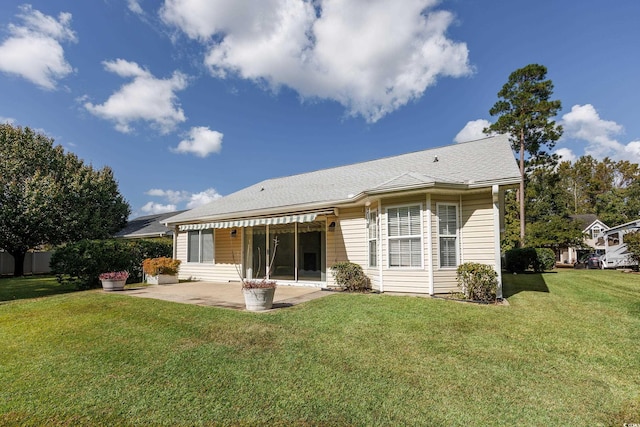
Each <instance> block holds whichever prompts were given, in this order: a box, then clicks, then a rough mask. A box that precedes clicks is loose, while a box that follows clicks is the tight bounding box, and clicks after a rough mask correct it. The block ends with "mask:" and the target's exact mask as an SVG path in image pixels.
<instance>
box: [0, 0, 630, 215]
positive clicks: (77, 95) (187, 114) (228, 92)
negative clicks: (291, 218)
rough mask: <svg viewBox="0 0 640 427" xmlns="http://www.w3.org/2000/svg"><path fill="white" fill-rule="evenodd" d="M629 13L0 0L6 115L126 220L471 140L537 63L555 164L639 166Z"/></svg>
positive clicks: (573, 7) (593, 6) (191, 0)
mask: <svg viewBox="0 0 640 427" xmlns="http://www.w3.org/2000/svg"><path fill="white" fill-rule="evenodd" d="M638 19H640V2H638V1H635V0H628V1H624V0H621V1H614V2H602V1H591V0H585V1H557V0H539V1H536V2H531V1H521V0H511V1H508V0H504V1H502V0H501V1H489V2H486V1H479V0H451V1H441V2H437V1H431V0H402V1H399V0H349V1H344V0H343V1H338V0H316V1H314V2H310V1H302V0H260V1H253V2H249V1H239V0H164V1H162V2H160V1H151V0H94V1H90V2H89V1H82V2H80V1H73V0H57V1H55V2H52V1H50V0H41V1H32V2H30V3H23V2H19V1H13V0H5V1H3V2H1V3H0V93H1V94H2V96H0V121H3V122H10V123H13V124H15V125H20V126H29V127H32V128H35V129H38V130H40V131H42V132H44V133H46V134H47V135H49V136H51V137H53V138H54V139H55V141H56V143H58V144H61V145H63V146H64V147H65V148H66V149H67V150H70V151H72V152H74V153H76V154H77V155H78V156H80V157H81V158H82V159H84V160H85V162H87V163H90V164H92V165H94V166H95V167H102V166H104V165H108V166H110V167H111V168H113V170H114V172H115V176H116V178H117V179H118V181H119V184H120V190H121V192H122V194H123V195H124V196H125V198H126V199H127V200H128V201H129V203H130V204H131V208H132V216H139V215H145V214H149V213H155V212H161V211H167V210H176V209H185V208H189V207H195V206H197V205H198V204H202V203H206V202H208V201H211V200H213V199H215V198H216V197H219V196H220V195H226V194H229V193H232V192H234V191H236V190H239V189H241V188H243V187H245V186H248V185H251V184H253V183H255V182H258V181H260V180H263V179H267V178H273V177H278V176H285V175H292V174H297V173H302V172H307V171H311V170H317V169H322V168H328V167H332V166H338V165H343V164H349V163H354V162H360V161H365V160H371V159H375V158H379V157H384V156H391V155H396V154H401V153H405V152H409V151H416V150H421V149H425V148H430V147H436V146H441V145H447V144H452V143H455V142H460V141H463V140H469V139H475V138H477V137H479V136H480V135H481V133H480V132H481V129H482V128H483V127H484V126H486V125H487V124H488V123H489V122H490V121H491V120H492V117H491V116H490V115H489V113H488V111H489V109H490V108H491V106H492V105H493V104H494V103H495V102H496V100H497V96H496V94H497V92H498V91H499V90H500V88H501V87H502V85H503V84H504V83H505V82H506V81H507V78H508V76H509V74H510V73H511V72H512V71H514V70H515V69H517V68H520V67H523V66H525V65H527V64H530V63H539V64H543V65H545V66H546V67H547V68H548V77H549V78H550V79H552V80H553V82H554V85H555V92H554V98H555V99H560V100H561V101H562V106H563V108H562V111H561V112H560V114H559V115H558V117H557V118H556V120H557V121H558V122H561V123H562V124H563V125H564V127H565V135H564V136H563V138H562V140H561V141H559V142H558V144H557V145H556V149H557V150H558V153H559V154H561V155H562V156H563V158H565V159H568V160H571V159H575V158H576V157H579V156H581V155H583V154H591V155H593V156H595V157H597V158H599V159H601V158H603V157H604V156H609V157H611V158H614V159H616V160H618V159H627V160H631V161H633V162H636V163H637V162H640V120H638V109H637V98H638V95H639V94H640V78H638V70H639V68H640V67H639V65H640V55H638V45H640V26H639V25H637V22H638Z"/></svg>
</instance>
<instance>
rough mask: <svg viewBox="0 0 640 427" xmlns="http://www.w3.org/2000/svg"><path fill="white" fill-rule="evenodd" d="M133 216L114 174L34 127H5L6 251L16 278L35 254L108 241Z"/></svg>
mask: <svg viewBox="0 0 640 427" xmlns="http://www.w3.org/2000/svg"><path fill="white" fill-rule="evenodd" d="M129 213H130V209H129V205H128V204H127V202H126V201H125V200H124V198H123V197H122V195H120V193H119V191H118V184H117V182H116V181H115V179H114V177H113V172H112V171H111V169H109V168H108V167H105V168H103V169H101V170H94V169H93V168H92V167H91V166H87V165H85V164H84V163H83V162H82V161H81V160H80V159H78V157H77V156H75V155H74V154H72V153H65V152H64V149H63V148H62V147H61V146H60V145H57V146H54V145H53V139H51V138H49V137H47V136H45V135H43V134H41V133H36V132H34V131H33V130H31V129H29V128H28V127H25V128H21V127H14V126H12V125H9V124H0V248H2V249H4V250H6V251H7V252H8V253H9V254H11V255H12V256H13V258H14V262H15V267H14V275H15V276H21V275H22V274H23V264H24V258H25V254H26V252H27V251H28V250H29V249H34V248H37V247H38V246H41V245H44V244H52V245H56V244H59V243H63V242H69V241H75V240H79V239H82V238H92V239H99V238H105V237H108V236H110V235H112V234H113V233H114V232H116V231H117V230H119V229H121V228H122V227H123V226H124V224H125V223H126V220H127V217H128V216H129Z"/></svg>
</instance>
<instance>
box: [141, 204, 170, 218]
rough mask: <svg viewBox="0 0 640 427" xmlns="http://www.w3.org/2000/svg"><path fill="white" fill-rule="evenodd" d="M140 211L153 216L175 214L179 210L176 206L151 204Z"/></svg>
mask: <svg viewBox="0 0 640 427" xmlns="http://www.w3.org/2000/svg"><path fill="white" fill-rule="evenodd" d="M140 210H141V211H142V212H144V213H146V214H149V215H152V214H160V213H165V212H173V211H175V210H177V207H176V205H172V204H168V205H163V204H161V203H155V202H149V203H147V204H146V205H144V206H143V207H142V208H140Z"/></svg>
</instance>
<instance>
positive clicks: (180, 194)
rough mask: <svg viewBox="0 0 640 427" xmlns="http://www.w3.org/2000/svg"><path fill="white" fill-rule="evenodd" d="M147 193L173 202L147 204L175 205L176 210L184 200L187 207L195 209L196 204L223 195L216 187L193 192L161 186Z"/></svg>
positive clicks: (202, 203)
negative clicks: (162, 187) (166, 188)
mask: <svg viewBox="0 0 640 427" xmlns="http://www.w3.org/2000/svg"><path fill="white" fill-rule="evenodd" d="M145 194H146V195H148V196H153V197H162V198H164V199H165V200H167V201H168V202H169V203H171V204H168V205H161V204H157V203H152V202H149V203H147V205H149V206H156V205H157V206H173V209H172V210H176V209H177V208H176V206H177V205H178V204H180V203H183V202H187V203H186V205H185V207H186V208H187V209H193V208H195V207H196V206H200V205H204V204H207V203H209V202H211V201H213V200H215V199H218V198H220V197H222V196H221V195H220V194H219V193H218V192H217V191H216V190H215V189H214V188H208V189H206V190H204V191H201V192H199V193H191V192H189V191H185V190H163V189H160V188H152V189H151V190H149V191H147V192H146V193H145ZM147 205H145V206H147ZM143 209H144V208H143ZM165 212H167V211H165Z"/></svg>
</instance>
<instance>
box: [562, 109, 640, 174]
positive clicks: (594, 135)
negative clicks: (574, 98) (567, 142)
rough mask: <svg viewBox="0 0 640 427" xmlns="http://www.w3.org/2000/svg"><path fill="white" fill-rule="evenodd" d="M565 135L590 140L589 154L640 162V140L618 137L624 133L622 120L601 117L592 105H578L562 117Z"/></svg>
mask: <svg viewBox="0 0 640 427" xmlns="http://www.w3.org/2000/svg"><path fill="white" fill-rule="evenodd" d="M561 124H562V126H563V127H564V131H565V132H564V136H565V137H569V138H574V139H581V140H584V141H586V142H587V146H586V148H585V154H589V155H591V156H593V157H595V158H598V159H601V158H603V157H606V156H608V157H611V158H613V159H617V160H621V159H626V160H631V161H633V162H639V161H640V141H632V142H629V143H628V144H626V145H625V144H623V143H621V142H619V141H618V139H617V138H616V137H617V135H620V134H622V133H623V132H624V128H623V127H622V126H621V125H619V124H618V123H616V122H614V121H610V120H603V119H602V118H600V115H599V114H598V112H597V110H596V109H595V108H594V107H593V105H591V104H585V105H574V106H573V107H571V111H570V112H568V113H567V114H565V115H563V116H562V121H561Z"/></svg>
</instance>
